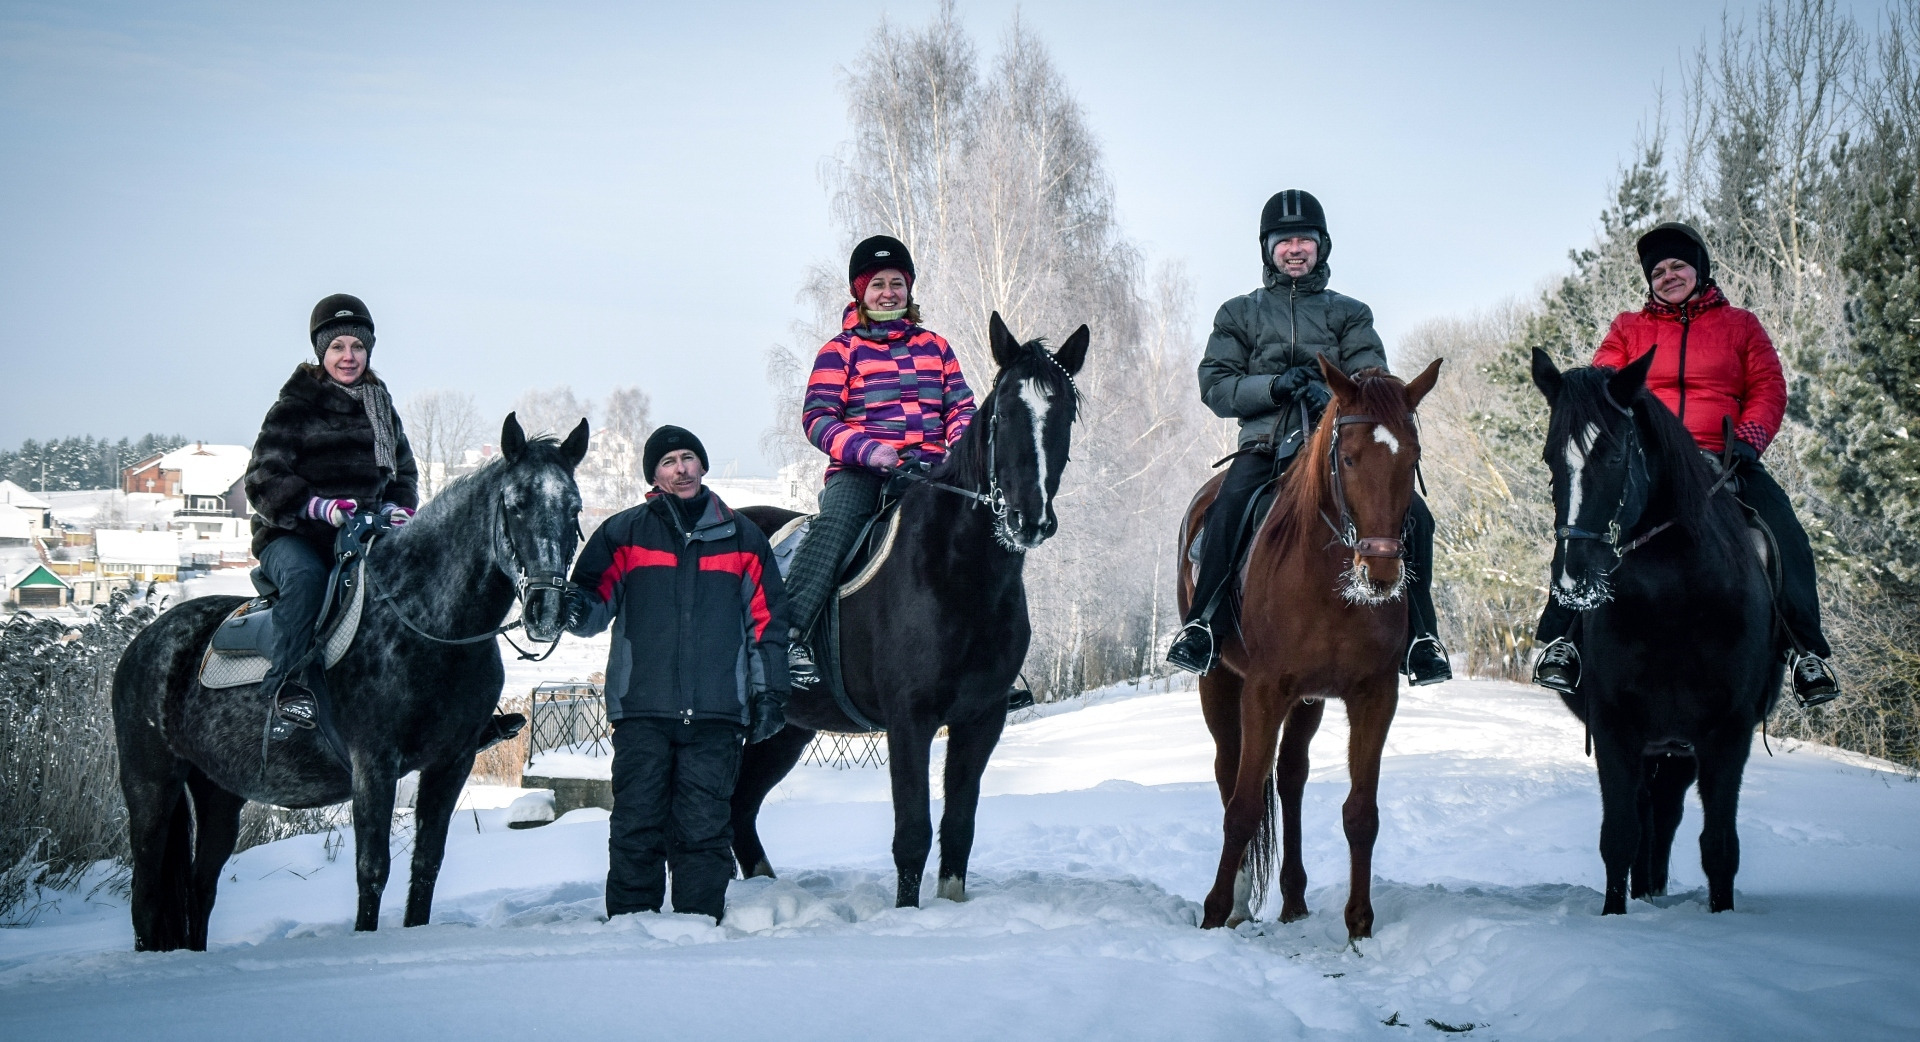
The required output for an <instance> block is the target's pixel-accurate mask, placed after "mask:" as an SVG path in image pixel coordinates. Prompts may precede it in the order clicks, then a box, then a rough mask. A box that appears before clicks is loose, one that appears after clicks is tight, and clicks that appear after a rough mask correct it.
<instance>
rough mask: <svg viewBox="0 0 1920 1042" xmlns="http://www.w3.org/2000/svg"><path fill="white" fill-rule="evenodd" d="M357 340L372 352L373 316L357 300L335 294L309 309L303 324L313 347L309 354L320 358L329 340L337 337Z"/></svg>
mask: <svg viewBox="0 0 1920 1042" xmlns="http://www.w3.org/2000/svg"><path fill="white" fill-rule="evenodd" d="M342 334H344V335H346V336H352V337H358V338H359V339H360V342H361V343H363V344H365V345H367V350H369V351H371V350H373V313H372V312H370V311H368V310H367V305H366V303H365V302H364V301H362V300H361V299H360V298H359V297H356V296H354V295H353V294H351V293H335V294H333V295H332V296H330V297H323V298H321V300H320V303H318V304H315V305H314V306H313V317H312V318H310V319H309V320H308V322H307V339H308V340H310V341H312V343H313V354H314V357H316V358H324V357H326V354H327V345H328V344H331V343H333V338H334V337H337V336H341V335H342Z"/></svg>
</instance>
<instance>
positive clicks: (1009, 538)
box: [733, 313, 1088, 908]
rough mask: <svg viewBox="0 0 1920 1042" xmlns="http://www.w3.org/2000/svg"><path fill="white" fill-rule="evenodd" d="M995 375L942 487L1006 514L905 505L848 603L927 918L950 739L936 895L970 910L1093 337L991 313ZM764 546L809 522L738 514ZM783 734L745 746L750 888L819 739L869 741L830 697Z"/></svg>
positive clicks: (850, 643)
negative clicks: (1042, 332)
mask: <svg viewBox="0 0 1920 1042" xmlns="http://www.w3.org/2000/svg"><path fill="white" fill-rule="evenodd" d="M988 326H989V338H990V341H991V346H992V348H993V360H994V363H995V364H996V365H998V366H999V371H998V372H997V373H996V374H995V375H994V380H993V391H992V393H990V394H988V395H987V398H986V400H985V401H984V402H982V403H981V405H980V410H979V412H978V414H977V415H975V417H974V420H973V425H972V426H971V427H969V428H968V429H967V433H966V435H965V436H964V437H962V438H961V439H960V441H959V442H958V444H956V445H955V446H954V448H953V452H952V453H951V454H950V455H949V456H948V457H947V459H946V460H945V461H943V462H942V463H941V465H940V466H939V468H937V469H936V470H935V471H934V472H933V474H932V475H930V477H931V478H932V480H934V481H938V482H942V483H945V484H949V485H952V486H954V487H956V488H962V489H968V490H972V491H975V492H978V493H980V494H983V495H985V496H987V497H988V498H999V497H1004V499H1003V502H1004V510H996V509H993V508H991V507H989V506H986V505H983V504H981V503H979V502H977V501H970V500H968V499H965V498H962V497H961V496H958V495H956V494H955V493H953V492H950V491H947V490H943V489H940V488H935V487H933V486H931V485H929V484H924V483H923V484H918V485H916V486H914V487H912V488H910V489H909V490H908V491H907V492H906V494H905V495H904V496H903V497H902V498H901V500H900V507H899V509H900V532H899V534H898V536H896V537H895V545H894V550H893V553H892V555H891V556H890V557H889V558H888V559H887V561H886V563H885V564H884V565H882V566H881V568H880V569H879V571H878V572H877V573H876V574H875V575H874V577H873V579H872V580H871V581H870V582H868V583H867V585H866V586H864V587H862V588H861V589H860V590H859V591H858V592H857V593H854V594H852V595H851V596H849V597H847V598H846V599H844V600H843V601H841V602H840V603H841V634H842V641H841V647H840V656H841V669H842V672H843V674H844V676H845V683H846V690H847V693H848V695H849V696H850V697H851V698H852V699H853V702H854V706H855V708H857V709H858V710H859V711H860V712H861V713H862V714H864V715H865V716H867V717H868V718H869V719H871V720H873V721H874V722H876V723H879V724H880V725H881V726H883V727H884V728H886V731H887V756H888V768H889V770H890V771H891V773H892V776H893V862H894V866H895V868H896V869H897V870H898V872H899V880H898V882H899V888H898V891H897V896H896V904H898V905H899V906H900V907H903V908H905V907H914V906H917V905H919V903H920V879H921V876H922V874H923V873H924V872H925V871H926V867H927V855H928V853H929V852H930V850H931V847H932V842H933V824H932V817H931V814H930V812H929V808H928V802H927V801H928V798H929V792H928V778H927V769H928V761H929V759H930V756H931V753H932V745H933V738H934V734H935V732H937V731H939V730H940V728H941V727H942V726H945V727H946V728H947V766H946V786H945V787H946V810H945V812H944V813H943V814H942V816H941V819H940V882H939V896H941V897H944V898H948V899H950V900H954V901H961V900H965V899H966V889H967V855H968V854H969V853H970V852H971V851H972V849H973V820H974V812H975V810H976V809H977V807H978V804H979V802H980V776H981V775H982V774H983V773H985V771H986V769H987V758H988V757H989V756H991V755H992V753H993V747H994V746H995V745H996V744H998V743H999V741H1000V730H1001V728H1002V727H1004V726H1005V724H1006V717H1007V691H1008V688H1009V687H1010V686H1011V685H1012V683H1013V680H1014V677H1015V676H1016V675H1017V674H1018V673H1019V671H1020V665H1021V663H1022V662H1023V661H1025V659H1026V656H1027V641H1028V639H1029V637H1030V636H1031V630H1030V629H1029V627H1028V624H1027V595H1026V589H1025V587H1024V586H1023V585H1022V584H1021V578H1020V572H1021V565H1022V562H1023V561H1024V557H1023V555H1024V554H1025V553H1026V552H1027V551H1028V550H1031V549H1033V548H1034V547H1036V546H1039V545H1040V544H1041V543H1042V542H1045V541H1046V539H1047V537H1049V536H1051V535H1053V533H1054V530H1055V529H1056V528H1057V527H1058V521H1057V520H1056V519H1055V517H1054V513H1053V497H1054V493H1055V492H1057V491H1058V490H1059V488H1060V472H1061V471H1062V470H1064V469H1065V468H1066V465H1067V445H1068V442H1069V440H1070V439H1071V437H1072V428H1073V420H1074V417H1075V415H1076V414H1077V412H1078V409H1079V392H1078V390H1077V389H1076V388H1075V387H1074V384H1073V374H1075V373H1077V372H1079V371H1080V366H1081V364H1082V363H1083V362H1085V361H1086V357H1087V341H1088V333H1087V327H1086V326H1081V327H1080V328H1079V329H1078V330H1076V331H1074V334H1073V335H1072V336H1070V337H1068V338H1067V341H1066V343H1065V344H1062V345H1061V347H1060V350H1059V351H1058V352H1057V353H1053V354H1049V353H1048V352H1047V350H1046V348H1045V347H1044V346H1043V344H1042V342H1041V341H1038V340H1035V341H1033V342H1031V343H1027V344H1022V343H1020V342H1019V341H1018V340H1015V339H1014V337H1013V335H1012V334H1011V333H1009V332H1008V331H1007V327H1006V324H1005V323H1003V322H1002V321H1001V320H1000V316H999V314H997V313H996V314H994V316H993V317H992V319H991V321H990V322H989V323H988ZM740 512H741V513H742V514H744V515H746V516H748V517H749V518H751V519H752V520H753V521H754V523H755V524H758V525H759V526H760V527H761V528H762V529H764V530H766V531H767V532H768V533H772V532H774V531H775V530H777V529H778V528H779V527H780V526H781V525H783V524H785V523H786V522H787V521H788V520H790V519H792V518H793V517H795V516H797V515H795V514H794V513H793V512H792V511H788V510H780V509H777V508H772V507H747V508H745V509H743V510H741V511H740ZM787 721H788V724H787V727H786V729H785V730H782V731H781V732H780V733H779V734H777V735H775V736H774V737H772V738H769V739H767V740H766V741H764V742H761V743H759V744H758V745H750V746H747V750H746V755H745V758H744V759H743V760H742V761H741V765H740V779H739V782H738V783H737V784H736V785H735V787H734V793H733V851H734V857H735V858H737V859H738V860H739V862H740V869H741V871H742V872H744V873H745V874H746V875H747V876H749V877H751V876H771V875H773V866H772V865H771V864H770V863H769V862H768V861H767V852H766V848H765V847H763V846H761V844H760V835H759V832H758V831H757V830H756V828H755V819H756V818H757V817H758V815H759V813H760V805H761V803H762V802H763V801H764V800H765V799H766V797H767V793H769V792H771V791H772V790H773V787H774V786H775V785H777V784H779V782H780V779H782V778H784V777H786V776H787V772H789V771H791V770H793V765H794V764H795V763H797V762H799V760H800V755H801V753H802V752H803V751H804V750H805V749H806V745H807V742H808V741H810V740H811V739H812V738H813V735H814V732H815V731H821V730H824V731H859V730H863V728H862V727H860V725H858V724H857V723H855V722H854V721H852V720H850V719H848V718H847V715H846V714H845V713H843V712H842V711H841V710H840V709H839V707H838V706H836V705H835V703H834V699H833V696H832V695H831V694H828V693H826V692H825V691H819V690H816V691H813V692H808V693H802V692H796V693H795V695H794V697H793V699H792V701H791V702H790V703H789V704H788V706H787Z"/></svg>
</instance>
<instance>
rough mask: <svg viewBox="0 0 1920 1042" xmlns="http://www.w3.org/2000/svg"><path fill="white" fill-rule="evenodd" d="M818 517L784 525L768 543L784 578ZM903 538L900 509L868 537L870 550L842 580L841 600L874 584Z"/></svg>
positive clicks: (890, 513)
mask: <svg viewBox="0 0 1920 1042" xmlns="http://www.w3.org/2000/svg"><path fill="white" fill-rule="evenodd" d="M815 516H816V515H814V514H802V515H800V516H799V517H796V518H794V519H793V520H791V521H789V522H787V523H786V524H784V525H781V526H780V528H779V529H778V530H776V531H775V532H774V533H773V537H772V538H771V539H769V540H767V541H768V542H769V543H771V544H772V546H773V563H774V565H775V567H777V568H779V569H780V577H781V578H782V579H784V578H786V577H787V572H788V571H790V570H791V569H792V568H793V559H794V557H795V555H797V554H798V553H799V552H800V546H801V544H802V543H805V542H806V541H807V531H808V529H809V528H810V527H811V522H812V521H813V519H814V517H815ZM899 534H900V511H899V509H898V508H897V507H895V508H891V509H889V510H887V512H886V516H885V517H883V518H880V519H879V520H877V521H876V522H874V525H873V528H872V529H871V530H869V531H868V533H867V549H866V552H865V554H864V555H862V556H860V557H856V558H855V561H854V565H853V567H852V568H850V569H848V571H849V572H850V573H851V574H849V575H843V576H841V583H840V596H842V597H851V596H853V595H854V594H856V593H858V592H860V588H861V587H863V586H865V585H867V584H868V583H869V582H872V581H873V577H874V576H875V575H877V574H878V573H879V571H880V566H881V565H883V564H886V563H887V557H888V556H890V555H891V554H892V553H893V540H894V537H895V536H897V535H899Z"/></svg>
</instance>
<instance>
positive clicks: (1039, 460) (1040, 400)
mask: <svg viewBox="0 0 1920 1042" xmlns="http://www.w3.org/2000/svg"><path fill="white" fill-rule="evenodd" d="M1020 400H1021V401H1023V402H1026V403H1027V411H1028V412H1030V413H1032V414H1033V458H1034V460H1035V461H1036V466H1035V470H1036V471H1037V472H1038V473H1039V475H1040V502H1042V503H1045V502H1046V501H1047V410H1049V409H1051V408H1053V398H1052V396H1051V395H1049V394H1048V393H1047V389H1046V388H1045V387H1044V386H1042V385H1041V383H1040V381H1038V380H1028V381H1026V382H1024V383H1022V384H1021V385H1020Z"/></svg>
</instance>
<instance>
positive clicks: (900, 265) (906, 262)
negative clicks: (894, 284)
mask: <svg viewBox="0 0 1920 1042" xmlns="http://www.w3.org/2000/svg"><path fill="white" fill-rule="evenodd" d="M883 268H894V269H897V270H899V271H900V272H902V273H904V274H905V275H906V276H907V281H908V282H912V281H913V255H912V254H910V253H908V252H907V244H906V243H904V242H901V241H900V240H899V239H896V238H894V237H893V236H891V235H875V236H873V237H872V238H870V239H862V240H860V245H858V246H855V247H854V248H853V257H852V258H851V259H850V260H848V261H847V281H848V282H852V281H853V280H854V279H857V278H859V277H860V276H862V275H865V274H866V273H867V272H870V271H879V270H881V269H883Z"/></svg>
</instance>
